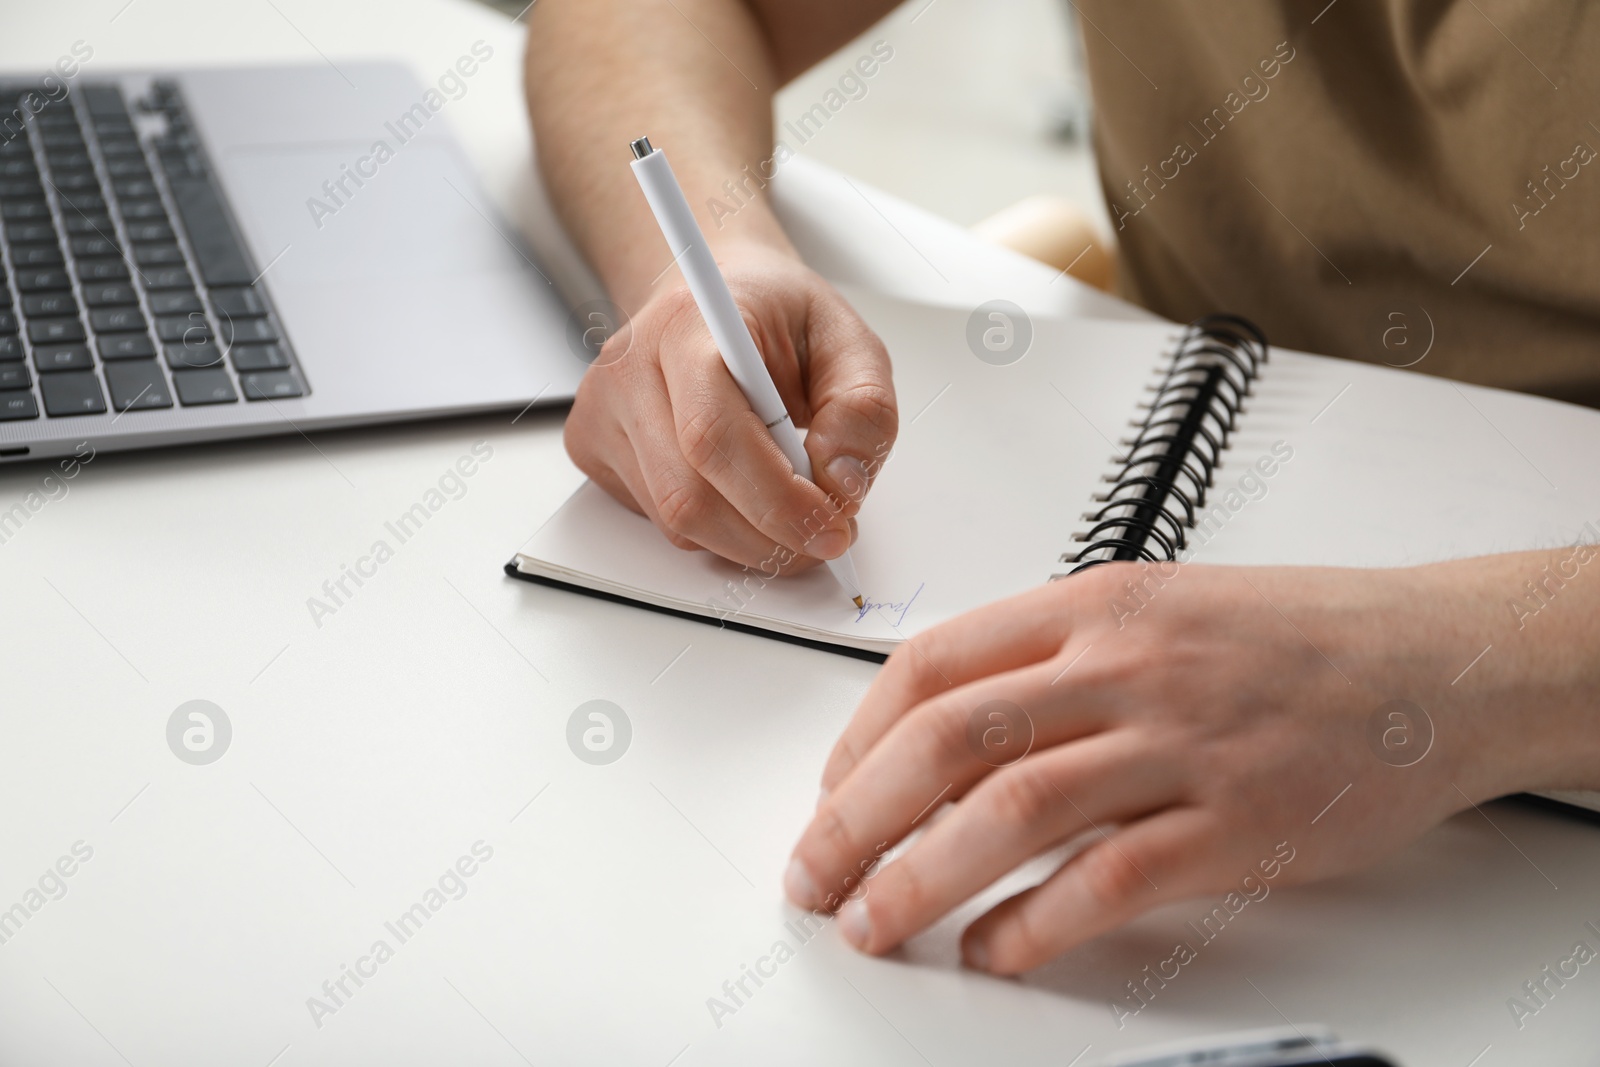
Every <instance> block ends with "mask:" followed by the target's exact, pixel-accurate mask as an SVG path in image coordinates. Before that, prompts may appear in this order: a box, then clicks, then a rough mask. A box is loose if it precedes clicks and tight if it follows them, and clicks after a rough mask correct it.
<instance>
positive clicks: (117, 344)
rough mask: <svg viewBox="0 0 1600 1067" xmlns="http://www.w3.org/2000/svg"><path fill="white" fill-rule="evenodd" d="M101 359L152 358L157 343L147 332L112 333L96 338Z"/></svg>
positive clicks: (95, 342)
mask: <svg viewBox="0 0 1600 1067" xmlns="http://www.w3.org/2000/svg"><path fill="white" fill-rule="evenodd" d="M94 344H95V347H96V348H98V349H99V350H100V358H101V359H150V358H151V357H152V356H154V355H155V354H156V346H155V343H154V342H152V341H151V340H150V335H149V334H146V333H110V334H106V335H105V336H103V337H96V338H95V339H94Z"/></svg>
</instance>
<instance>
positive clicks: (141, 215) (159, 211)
mask: <svg viewBox="0 0 1600 1067" xmlns="http://www.w3.org/2000/svg"><path fill="white" fill-rule="evenodd" d="M117 206H118V207H120V208H121V209H122V217H123V218H125V219H127V220H128V221H129V222H134V221H138V220H143V219H164V218H166V217H167V209H166V206H165V205H164V204H162V203H161V201H159V200H122V201H119V202H118V205H117Z"/></svg>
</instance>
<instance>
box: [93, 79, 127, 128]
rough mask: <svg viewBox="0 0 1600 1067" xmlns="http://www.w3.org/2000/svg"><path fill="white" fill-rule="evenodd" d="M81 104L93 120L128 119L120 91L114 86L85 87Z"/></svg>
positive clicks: (125, 105)
mask: <svg viewBox="0 0 1600 1067" xmlns="http://www.w3.org/2000/svg"><path fill="white" fill-rule="evenodd" d="M82 92H83V102H84V104H85V105H86V106H87V107H88V108H89V114H91V115H93V116H94V117H95V118H97V119H98V118H101V117H102V116H103V117H105V118H121V119H123V120H124V121H126V120H127V118H128V105H127V104H125V103H123V100H122V90H121V88H119V87H118V86H115V85H85V86H84V87H83V89H82Z"/></svg>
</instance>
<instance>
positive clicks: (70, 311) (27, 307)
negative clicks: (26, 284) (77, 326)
mask: <svg viewBox="0 0 1600 1067" xmlns="http://www.w3.org/2000/svg"><path fill="white" fill-rule="evenodd" d="M22 313H23V314H24V315H30V316H36V317H38V318H47V317H51V316H57V315H76V314H77V313H78V301H77V298H76V297H74V296H73V295H72V294H71V293H29V294H28V295H27V296H25V297H23V298H22Z"/></svg>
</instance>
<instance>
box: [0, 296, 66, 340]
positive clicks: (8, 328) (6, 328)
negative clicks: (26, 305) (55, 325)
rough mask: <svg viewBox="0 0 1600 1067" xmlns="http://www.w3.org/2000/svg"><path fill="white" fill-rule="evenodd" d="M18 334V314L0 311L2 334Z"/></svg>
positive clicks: (0, 330)
mask: <svg viewBox="0 0 1600 1067" xmlns="http://www.w3.org/2000/svg"><path fill="white" fill-rule="evenodd" d="M67 295H68V296H71V295H72V294H71V293H68V294H67ZM22 299H24V300H26V299H28V298H27V297H23V298H22ZM16 332H17V315H16V312H14V311H0V334H12V333H16Z"/></svg>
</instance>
